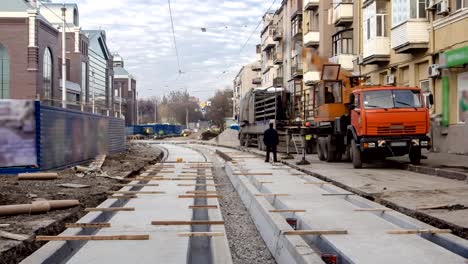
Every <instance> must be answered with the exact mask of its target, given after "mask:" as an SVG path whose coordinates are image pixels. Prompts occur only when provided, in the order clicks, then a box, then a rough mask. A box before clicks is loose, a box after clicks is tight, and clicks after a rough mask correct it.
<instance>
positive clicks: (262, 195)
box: [254, 193, 289, 197]
mask: <svg viewBox="0 0 468 264" xmlns="http://www.w3.org/2000/svg"><path fill="white" fill-rule="evenodd" d="M254 196H255V197H272V196H274V197H276V196H289V194H285V193H259V194H255V195H254Z"/></svg>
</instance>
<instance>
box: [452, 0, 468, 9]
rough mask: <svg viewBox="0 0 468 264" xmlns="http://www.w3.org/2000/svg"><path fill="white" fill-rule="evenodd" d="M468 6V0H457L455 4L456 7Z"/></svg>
mask: <svg viewBox="0 0 468 264" xmlns="http://www.w3.org/2000/svg"><path fill="white" fill-rule="evenodd" d="M466 7H468V0H457V1H456V4H455V8H456V9H457V10H458V9H462V8H466Z"/></svg>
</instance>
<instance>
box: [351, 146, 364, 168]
mask: <svg viewBox="0 0 468 264" xmlns="http://www.w3.org/2000/svg"><path fill="white" fill-rule="evenodd" d="M351 151H352V159H353V167H354V168H355V169H360V168H362V157H361V156H362V153H361V150H360V149H359V148H358V147H357V145H356V141H354V140H353V141H351Z"/></svg>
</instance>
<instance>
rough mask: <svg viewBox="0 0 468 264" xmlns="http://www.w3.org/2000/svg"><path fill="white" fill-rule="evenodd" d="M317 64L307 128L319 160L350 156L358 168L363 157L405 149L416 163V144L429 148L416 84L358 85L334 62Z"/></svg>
mask: <svg viewBox="0 0 468 264" xmlns="http://www.w3.org/2000/svg"><path fill="white" fill-rule="evenodd" d="M320 69H321V71H322V78H321V80H320V82H319V83H318V84H317V85H315V86H314V88H313V95H314V96H313V100H314V102H313V105H314V106H313V108H314V112H313V113H314V118H313V120H314V121H313V122H312V126H311V128H310V131H309V132H310V133H311V134H312V135H313V136H314V138H315V139H316V140H317V153H318V156H319V159H320V160H324V161H328V162H332V161H340V160H342V159H344V160H351V161H352V162H353V165H354V168H361V167H362V165H363V163H365V162H371V161H372V160H376V159H385V158H386V157H393V156H403V155H406V154H409V158H410V161H411V163H412V164H419V163H420V161H421V149H423V148H427V149H429V148H430V147H431V142H430V138H429V137H428V136H427V134H428V133H429V109H428V108H429V106H427V105H425V100H424V96H423V95H422V92H421V89H419V88H418V87H394V86H382V85H379V86H363V85H361V84H360V83H361V80H360V78H359V77H353V76H350V75H349V74H346V72H344V71H341V69H340V65H339V64H320ZM429 101H430V104H432V102H433V97H432V95H430V96H429Z"/></svg>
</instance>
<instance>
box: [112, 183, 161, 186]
mask: <svg viewBox="0 0 468 264" xmlns="http://www.w3.org/2000/svg"><path fill="white" fill-rule="evenodd" d="M114 186H117V187H149V186H159V184H157V183H135V184H114Z"/></svg>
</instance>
